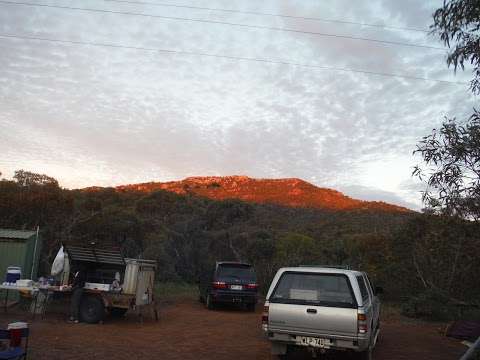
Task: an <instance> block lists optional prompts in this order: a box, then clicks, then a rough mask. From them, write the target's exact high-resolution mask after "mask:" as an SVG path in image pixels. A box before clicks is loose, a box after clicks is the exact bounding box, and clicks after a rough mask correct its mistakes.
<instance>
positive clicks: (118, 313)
mask: <svg viewBox="0 0 480 360" xmlns="http://www.w3.org/2000/svg"><path fill="white" fill-rule="evenodd" d="M127 311H128V309H124V308H116V307H113V308H110V315H112V316H114V317H122V316H125V314H126V313H127Z"/></svg>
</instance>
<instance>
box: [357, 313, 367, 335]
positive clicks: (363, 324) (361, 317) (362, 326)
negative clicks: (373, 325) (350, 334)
mask: <svg viewBox="0 0 480 360" xmlns="http://www.w3.org/2000/svg"><path fill="white" fill-rule="evenodd" d="M357 323H358V333H359V334H366V333H367V332H368V325H367V315H365V314H360V313H359V314H358V315H357Z"/></svg>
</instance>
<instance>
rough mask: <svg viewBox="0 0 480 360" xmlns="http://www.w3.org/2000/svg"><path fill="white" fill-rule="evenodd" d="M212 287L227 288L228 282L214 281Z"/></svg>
mask: <svg viewBox="0 0 480 360" xmlns="http://www.w3.org/2000/svg"><path fill="white" fill-rule="evenodd" d="M212 287H213V288H214V289H226V288H227V284H225V283H224V282H223V281H214V282H213V283H212Z"/></svg>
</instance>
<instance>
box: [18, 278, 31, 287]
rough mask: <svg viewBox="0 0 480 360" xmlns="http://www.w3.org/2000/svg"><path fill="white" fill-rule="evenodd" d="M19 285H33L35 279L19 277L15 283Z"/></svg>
mask: <svg viewBox="0 0 480 360" xmlns="http://www.w3.org/2000/svg"><path fill="white" fill-rule="evenodd" d="M15 284H16V285H17V286H18V287H32V285H33V280H29V279H19V280H17V281H16V283H15Z"/></svg>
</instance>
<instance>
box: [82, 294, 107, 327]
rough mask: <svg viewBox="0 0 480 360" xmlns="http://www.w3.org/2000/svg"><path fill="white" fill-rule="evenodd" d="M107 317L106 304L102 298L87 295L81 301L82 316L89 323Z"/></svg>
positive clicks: (94, 322)
mask: <svg viewBox="0 0 480 360" xmlns="http://www.w3.org/2000/svg"><path fill="white" fill-rule="evenodd" d="M104 317H105V306H104V305H103V301H102V299H101V298H99V297H97V296H86V297H84V298H83V299H82V302H81V303H80V318H81V320H82V321H84V322H86V323H88V324H96V323H98V322H100V321H102V320H103V318H104Z"/></svg>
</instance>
